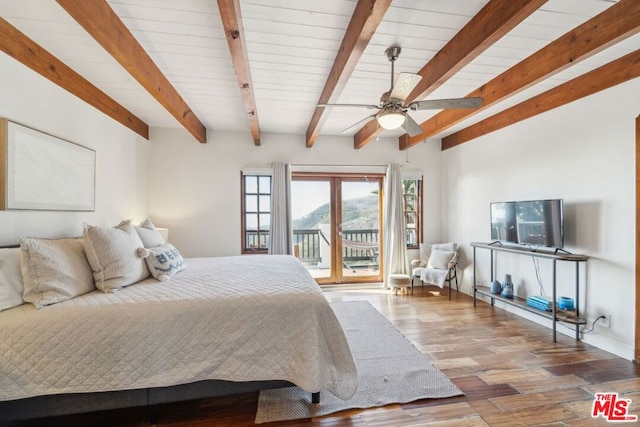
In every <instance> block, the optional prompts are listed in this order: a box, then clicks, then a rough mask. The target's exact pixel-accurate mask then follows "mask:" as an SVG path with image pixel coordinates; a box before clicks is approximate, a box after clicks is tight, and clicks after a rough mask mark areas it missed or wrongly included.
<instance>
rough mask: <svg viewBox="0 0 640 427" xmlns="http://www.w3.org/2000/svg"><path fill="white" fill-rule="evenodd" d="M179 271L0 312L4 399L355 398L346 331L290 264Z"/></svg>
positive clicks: (213, 263)
mask: <svg viewBox="0 0 640 427" xmlns="http://www.w3.org/2000/svg"><path fill="white" fill-rule="evenodd" d="M186 263H187V266H188V268H187V269H186V270H184V271H182V272H181V273H179V274H177V275H176V276H174V277H173V278H172V279H171V280H170V281H167V282H159V281H156V280H154V279H147V280H144V281H142V282H139V283H137V284H135V285H132V286H129V287H127V288H124V289H122V290H120V291H118V292H115V293H112V294H105V293H102V292H99V291H94V292H91V293H88V294H85V295H82V296H80V297H76V298H73V299H71V300H68V301H64V302H62V303H58V304H55V305H52V306H48V307H46V308H42V309H40V310H37V309H35V307H33V305H31V304H24V305H22V306H19V307H16V308H13V309H10V310H6V311H4V312H1V313H0V401H5V400H14V399H20V398H26V397H32V396H40V395H51V394H61V393H84V392H99V391H114V390H129V389H139V388H148V387H164V386H171V385H177V384H186V383H192V382H195V381H200V380H207V379H221V380H228V381H258V380H286V381H290V382H292V383H294V384H296V385H297V386H299V387H300V388H302V389H303V390H306V391H309V392H316V391H320V390H328V391H330V392H331V393H333V394H334V395H336V396H337V397H339V398H342V399H348V398H350V397H351V396H352V395H353V393H354V392H355V390H356V387H357V371H356V366H355V363H354V361H353V357H352V355H351V351H350V349H349V345H348V343H347V340H346V338H345V335H344V332H343V330H342V327H341V326H340V324H339V322H338V320H337V318H336V317H335V315H334V313H333V311H332V309H331V307H330V306H329V304H328V302H327V300H326V298H325V297H324V296H323V294H322V292H321V290H320V288H319V287H318V285H317V284H316V283H315V281H314V280H313V278H312V277H311V276H310V275H309V273H308V272H307V271H306V269H305V268H304V266H303V265H302V264H301V263H300V262H299V261H298V260H297V259H295V258H294V257H291V256H281V255H252V256H238V257H219V258H191V259H187V260H186Z"/></svg>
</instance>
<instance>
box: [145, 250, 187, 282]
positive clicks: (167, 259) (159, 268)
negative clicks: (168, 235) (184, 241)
mask: <svg viewBox="0 0 640 427" xmlns="http://www.w3.org/2000/svg"><path fill="white" fill-rule="evenodd" d="M139 254H140V256H141V257H142V258H144V259H145V261H146V262H147V267H149V271H150V272H151V275H152V276H153V277H155V278H156V279H158V280H160V281H161V282H164V281H167V280H169V279H170V278H171V277H172V276H173V275H174V274H176V273H178V272H179V271H182V270H184V269H185V268H187V265H186V264H185V262H184V258H182V255H180V252H178V250H177V249H176V248H175V247H174V246H173V245H172V244H171V243H165V244H164V245H162V246H156V247H155V248H149V249H145V248H140V249H139Z"/></svg>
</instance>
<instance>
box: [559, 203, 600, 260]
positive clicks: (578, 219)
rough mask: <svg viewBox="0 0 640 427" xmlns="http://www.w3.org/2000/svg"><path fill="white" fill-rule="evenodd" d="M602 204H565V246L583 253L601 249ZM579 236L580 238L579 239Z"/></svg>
mask: <svg viewBox="0 0 640 427" xmlns="http://www.w3.org/2000/svg"><path fill="white" fill-rule="evenodd" d="M601 209H602V204H601V203H600V202H597V201H592V202H579V203H566V202H565V203H564V206H563V210H564V212H563V214H564V245H565V246H571V247H575V248H579V250H580V252H581V253H588V252H595V251H597V250H598V249H599V247H600V241H599V236H600V230H599V225H600V217H601V216H602V215H601ZM578 236H580V238H579V239H578Z"/></svg>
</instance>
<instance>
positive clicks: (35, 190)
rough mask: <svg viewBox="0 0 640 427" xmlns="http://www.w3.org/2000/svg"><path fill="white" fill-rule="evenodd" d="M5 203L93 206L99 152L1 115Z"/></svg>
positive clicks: (1, 201)
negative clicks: (97, 154)
mask: <svg viewBox="0 0 640 427" xmlns="http://www.w3.org/2000/svg"><path fill="white" fill-rule="evenodd" d="M0 172H1V173H0V187H1V189H0V192H1V193H2V194H0V209H2V210H48V211H94V210H95V179H96V178H95V176H96V174H95V172H96V152H95V151H94V150H91V149H89V148H86V147H83V146H81V145H78V144H74V143H72V142H69V141H65V140H63V139H60V138H56V137H54V136H51V135H48V134H46V133H42V132H39V131H37V130H35V129H31V128H28V127H26V126H22V125H20V124H17V123H14V122H11V121H9V120H7V119H0Z"/></svg>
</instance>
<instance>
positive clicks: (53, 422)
mask: <svg viewBox="0 0 640 427" xmlns="http://www.w3.org/2000/svg"><path fill="white" fill-rule="evenodd" d="M325 293H326V296H327V298H328V299H329V300H330V301H353V300H365V301H369V302H371V303H372V304H373V305H374V306H375V307H376V308H377V309H378V310H380V311H381V312H382V313H383V314H384V315H385V316H386V317H387V318H388V319H389V320H391V322H392V323H393V324H394V325H396V327H397V328H398V329H399V330H400V331H401V332H402V333H403V334H404V335H405V336H406V337H407V338H408V339H409V340H411V341H412V342H413V343H414V345H415V346H416V347H417V348H418V349H420V350H421V351H422V352H423V353H424V354H426V355H427V357H428V358H429V359H430V360H431V361H432V362H433V363H434V364H435V365H436V366H437V367H439V368H440V369H441V370H442V371H443V372H444V373H445V374H446V375H447V376H448V377H449V378H451V380H452V381H453V382H454V383H455V384H456V385H457V386H458V387H459V388H460V389H461V390H462V391H463V392H464V393H465V395H464V396H461V397H455V398H449V399H436V400H420V401H417V402H413V403H409V404H402V405H389V406H386V407H384V408H375V409H370V410H353V411H347V412H344V413H339V414H334V415H330V416H327V417H323V418H317V419H307V420H299V421H293V422H286V423H271V424H261V425H263V426H272V425H287V426H367V427H373V426H415V425H421V426H443V425H446V426H486V425H490V426H509V427H511V426H535V425H539V426H543V425H544V426H581V427H582V426H601V425H608V423H607V422H605V421H604V420H603V419H602V418H598V419H593V418H591V415H590V413H591V406H592V403H593V396H594V393H596V392H617V393H619V394H620V395H624V397H625V398H628V399H631V400H632V402H631V406H630V411H629V412H630V413H631V414H635V415H640V368H639V367H638V366H637V365H636V364H634V363H632V362H630V361H628V360H625V359H622V358H619V357H617V356H615V355H613V354H610V353H607V352H605V351H602V350H599V349H596V348H594V347H592V346H589V345H587V344H584V343H582V342H576V341H575V340H574V339H573V338H571V337H568V336H565V335H564V334H558V342H557V343H555V344H554V343H553V342H552V341H551V330H550V329H547V328H545V327H542V326H539V325H537V324H535V323H533V322H530V321H527V320H525V319H522V318H520V317H518V316H516V315H513V314H510V313H507V312H505V311H503V310H501V309H498V308H493V307H491V306H490V305H488V304H485V303H479V305H478V307H477V308H474V307H473V302H472V299H471V298H470V297H469V296H467V295H464V294H457V293H456V292H453V297H452V300H451V301H449V300H448V299H447V297H446V292H444V293H443V295H440V289H438V288H435V287H431V286H425V287H424V288H421V287H420V286H418V287H416V289H415V292H414V294H413V295H393V294H391V293H390V292H389V291H385V290H378V289H354V288H350V289H348V290H347V289H343V290H340V289H336V288H331V289H329V290H325ZM559 328H562V326H560V327H559ZM256 402H257V394H254V393H251V394H244V395H239V396H231V397H225V398H216V399H204V400H199V401H190V402H183V403H176V404H168V405H162V406H160V407H159V410H158V425H162V426H253V425H254V423H253V420H254V417H255V411H256ZM148 415H149V411H148V409H147V408H134V409H127V410H117V411H108V412H102V413H92V414H81V415H73V416H65V417H58V418H49V419H45V420H35V421H31V422H27V423H19V424H11V426H14V425H24V426H35V425H47V426H89V425H90V426H116V425H117V426H148V425H150V424H149V421H148V419H149V418H148Z"/></svg>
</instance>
